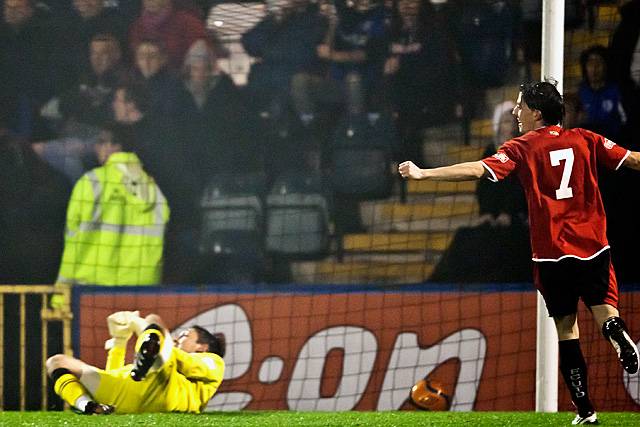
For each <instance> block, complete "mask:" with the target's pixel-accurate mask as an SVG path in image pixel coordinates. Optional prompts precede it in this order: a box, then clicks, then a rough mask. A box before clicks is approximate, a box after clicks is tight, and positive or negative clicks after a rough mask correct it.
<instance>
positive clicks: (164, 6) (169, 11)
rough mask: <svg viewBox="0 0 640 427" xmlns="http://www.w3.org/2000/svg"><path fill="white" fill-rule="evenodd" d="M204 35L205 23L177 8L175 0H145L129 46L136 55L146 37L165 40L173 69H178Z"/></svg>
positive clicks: (131, 32)
mask: <svg viewBox="0 0 640 427" xmlns="http://www.w3.org/2000/svg"><path fill="white" fill-rule="evenodd" d="M204 38H206V30H205V26H204V23H203V22H202V21H201V20H200V19H198V18H196V17H195V16H194V15H192V14H191V13H189V12H186V11H184V10H180V9H177V8H174V6H173V1H172V0H143V2H142V10H141V13H140V17H139V18H138V19H136V20H135V21H134V22H133V24H131V28H130V31H129V46H130V49H131V52H132V55H133V54H134V53H135V52H134V51H135V49H136V47H137V46H138V44H139V43H140V42H141V41H142V40H144V39H158V40H161V41H162V43H164V46H165V47H166V50H167V55H168V57H169V68H170V69H172V70H174V71H177V70H179V69H180V67H181V66H182V62H183V60H184V55H185V53H186V52H187V50H189V47H191V45H192V44H193V42H195V41H196V40H198V39H204Z"/></svg>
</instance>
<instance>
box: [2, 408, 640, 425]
mask: <svg viewBox="0 0 640 427" xmlns="http://www.w3.org/2000/svg"><path fill="white" fill-rule="evenodd" d="M598 416H599V419H600V423H601V424H602V425H604V426H640V413H633V412H605V413H599V414H598ZM573 417H574V414H572V413H568V412H560V413H556V414H537V413H535V412H460V413H455V412H423V411H420V412H413V411H400V412H291V411H242V412H219V413H211V414H202V415H187V414H141V415H109V416H90V417H89V416H83V415H76V414H74V413H71V412H0V426H1V427H5V426H33V427H41V426H69V427H84V426H145V427H147V426H232V427H239V426H256V427H258V426H259V427H263V426H283V427H291V426H340V427H342V426H363V427H364V426H366V427H369V426H385V427H387V426H388V427H393V426H418V425H420V426H460V425H470V426H491V427H495V426H563V425H566V426H569V425H571V420H572V419H573Z"/></svg>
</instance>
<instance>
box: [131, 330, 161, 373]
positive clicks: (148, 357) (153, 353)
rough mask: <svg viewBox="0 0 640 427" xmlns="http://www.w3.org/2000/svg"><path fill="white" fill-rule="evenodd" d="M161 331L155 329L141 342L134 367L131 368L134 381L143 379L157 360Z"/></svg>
mask: <svg viewBox="0 0 640 427" xmlns="http://www.w3.org/2000/svg"><path fill="white" fill-rule="evenodd" d="M159 334H160V332H159V331H153V332H149V333H147V335H146V337H144V340H143V341H142V343H141V344H140V348H139V349H138V352H137V353H136V357H135V359H134V361H133V365H134V366H133V369H131V378H132V379H133V380H134V381H142V380H143V379H144V377H146V376H147V373H149V369H151V366H152V365H153V363H154V362H155V361H156V358H157V357H158V353H160V344H161V343H160V335H159Z"/></svg>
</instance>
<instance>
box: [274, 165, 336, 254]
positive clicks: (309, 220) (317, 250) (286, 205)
mask: <svg viewBox="0 0 640 427" xmlns="http://www.w3.org/2000/svg"><path fill="white" fill-rule="evenodd" d="M266 206H267V209H266V210H267V215H266V250H267V252H268V253H270V254H271V255H275V256H283V257H286V258H289V259H312V258H318V257H324V256H325V255H326V254H327V252H328V249H329V206H328V202H327V198H326V196H325V195H324V193H323V190H322V183H321V179H320V178H319V177H318V176H311V175H308V174H307V173H305V172H287V173H285V174H283V175H281V176H280V177H279V178H278V179H276V181H275V182H274V184H273V186H272V188H271V191H270V193H269V195H268V196H267V204H266Z"/></svg>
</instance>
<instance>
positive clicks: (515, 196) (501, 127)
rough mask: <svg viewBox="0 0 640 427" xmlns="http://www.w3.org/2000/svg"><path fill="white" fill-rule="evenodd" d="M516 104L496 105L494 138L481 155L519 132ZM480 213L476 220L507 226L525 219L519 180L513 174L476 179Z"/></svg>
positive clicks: (525, 214) (486, 154)
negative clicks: (514, 109) (515, 112)
mask: <svg viewBox="0 0 640 427" xmlns="http://www.w3.org/2000/svg"><path fill="white" fill-rule="evenodd" d="M514 107H515V104H514V103H513V102H512V101H505V102H502V103H500V104H498V105H496V107H495V109H494V111H493V133H494V138H493V141H492V142H491V143H490V144H489V145H487V147H486V149H485V151H484V154H483V155H482V158H485V157H489V156H492V155H494V154H495V153H496V152H497V151H498V148H499V147H500V146H501V145H502V143H503V142H504V141H508V140H510V139H512V138H515V137H516V136H518V134H519V132H518V122H517V121H516V119H515V117H514V116H513V114H512V112H513V108H514ZM476 196H477V197H478V205H479V208H480V210H479V214H480V217H479V218H478V224H484V223H487V224H489V225H491V226H501V227H509V226H511V224H512V223H513V222H514V221H517V222H519V223H520V224H522V223H524V222H526V216H527V205H526V201H525V198H524V193H523V191H522V187H521V186H520V183H519V182H518V181H517V179H516V178H515V177H508V178H507V179H505V180H503V181H501V182H498V183H493V182H491V181H489V180H481V181H479V182H478V186H477V189H476Z"/></svg>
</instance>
